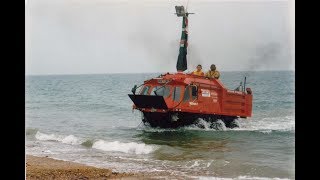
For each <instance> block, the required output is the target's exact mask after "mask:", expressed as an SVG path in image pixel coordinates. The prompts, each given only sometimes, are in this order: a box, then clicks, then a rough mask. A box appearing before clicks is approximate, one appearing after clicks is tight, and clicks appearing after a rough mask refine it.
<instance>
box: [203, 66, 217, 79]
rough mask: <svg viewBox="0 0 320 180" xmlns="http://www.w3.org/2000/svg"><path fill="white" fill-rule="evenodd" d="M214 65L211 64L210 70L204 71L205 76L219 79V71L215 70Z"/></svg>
mask: <svg viewBox="0 0 320 180" xmlns="http://www.w3.org/2000/svg"><path fill="white" fill-rule="evenodd" d="M216 69H217V68H216V65H214V64H211V66H210V70H209V71H208V72H207V73H206V75H205V76H206V77H208V78H216V79H219V77H220V72H219V71H217V70H216Z"/></svg>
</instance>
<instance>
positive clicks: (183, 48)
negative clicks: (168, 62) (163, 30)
mask: <svg viewBox="0 0 320 180" xmlns="http://www.w3.org/2000/svg"><path fill="white" fill-rule="evenodd" d="M175 8H176V12H177V13H176V14H177V16H178V17H181V16H182V17H183V19H182V34H181V40H180V49H179V56H178V61H177V71H185V70H186V69H187V48H188V15H189V14H190V13H186V12H185V11H184V7H183V6H176V7H175Z"/></svg>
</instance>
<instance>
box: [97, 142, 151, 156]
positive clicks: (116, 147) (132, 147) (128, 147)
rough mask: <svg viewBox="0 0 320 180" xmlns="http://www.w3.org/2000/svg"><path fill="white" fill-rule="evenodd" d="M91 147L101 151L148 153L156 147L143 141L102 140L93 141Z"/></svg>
mask: <svg viewBox="0 0 320 180" xmlns="http://www.w3.org/2000/svg"><path fill="white" fill-rule="evenodd" d="M92 148H95V149H100V150H103V151H117V152H124V153H130V154H149V153H151V152H153V151H154V150H155V149H156V147H154V146H151V145H146V144H143V143H136V142H129V143H123V142H119V141H113V142H106V141H104V140H98V141H96V142H95V143H93V145H92Z"/></svg>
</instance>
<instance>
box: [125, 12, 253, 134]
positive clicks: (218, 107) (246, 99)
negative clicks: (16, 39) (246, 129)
mask: <svg viewBox="0 0 320 180" xmlns="http://www.w3.org/2000/svg"><path fill="white" fill-rule="evenodd" d="M176 12H177V13H176V14H177V15H178V17H183V23H182V36H181V41H180V50H179V56H178V62H177V71H178V72H177V73H173V74H171V73H166V74H161V75H160V76H158V77H156V78H152V79H149V80H146V81H144V83H143V84H142V85H140V86H139V87H137V86H136V85H135V86H134V88H133V89H132V92H133V94H129V97H130V99H131V100H132V101H133V103H134V105H133V108H134V109H137V110H139V111H141V112H142V114H143V117H142V122H144V123H145V124H149V125H150V126H151V127H160V128H176V127H180V126H185V125H190V124H197V123H198V122H199V119H203V120H205V121H207V122H209V123H212V124H213V123H215V122H217V121H218V120H222V121H223V122H224V124H225V126H226V127H230V128H233V127H237V126H238V124H237V123H236V122H235V120H236V119H238V118H247V117H251V115H252V91H251V89H250V88H246V87H245V82H244V84H243V86H242V88H237V90H229V89H227V88H226V87H225V86H224V85H223V84H222V82H221V81H220V80H219V79H215V78H208V77H204V76H197V75H193V74H188V73H184V72H183V71H184V70H186V69H187V61H186V55H187V45H188V42H187V40H188V31H187V27H188V15H189V14H191V13H187V12H185V11H184V7H183V6H176ZM138 88H139V89H140V91H139V92H138V93H136V90H137V89H138Z"/></svg>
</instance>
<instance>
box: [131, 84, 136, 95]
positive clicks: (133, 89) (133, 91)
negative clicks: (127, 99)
mask: <svg viewBox="0 0 320 180" xmlns="http://www.w3.org/2000/svg"><path fill="white" fill-rule="evenodd" d="M136 90H137V85H134V86H133V88H132V89H131V92H132V93H133V94H134V95H135V94H136Z"/></svg>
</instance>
